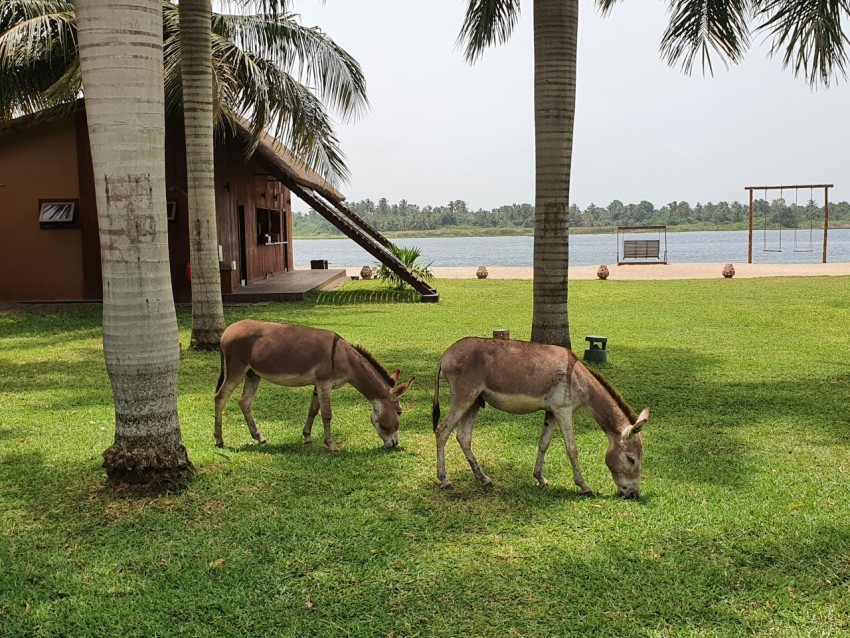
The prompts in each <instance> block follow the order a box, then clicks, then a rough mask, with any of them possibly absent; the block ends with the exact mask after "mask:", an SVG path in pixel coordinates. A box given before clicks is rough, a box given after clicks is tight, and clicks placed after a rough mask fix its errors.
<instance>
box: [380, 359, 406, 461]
mask: <svg viewBox="0 0 850 638" xmlns="http://www.w3.org/2000/svg"><path fill="white" fill-rule="evenodd" d="M399 374H400V371H399V370H396V371H394V372H393V373H392V374H391V375H390V379H392V381H393V383H395V382H396V381H398V375H399ZM414 379H416V377H412V378H411V379H410V381H408V382H407V383H402V384H401V385H393V386H392V387H388V388H387V393H386V395H384V396H382V397H380V398H379V399H377V400H376V401H373V402H372V425H374V426H375V431H376V432H377V433H378V436H379V437H381V440H382V441H383V442H384V447H385V448H393V447H396V446H397V445H398V420H399V417H400V416H401V403H400V402H399V398H400V397H401V395H402V394H404V393H405V392H407V391H408V390H409V389H410V386H411V385H412V384H413V380H414Z"/></svg>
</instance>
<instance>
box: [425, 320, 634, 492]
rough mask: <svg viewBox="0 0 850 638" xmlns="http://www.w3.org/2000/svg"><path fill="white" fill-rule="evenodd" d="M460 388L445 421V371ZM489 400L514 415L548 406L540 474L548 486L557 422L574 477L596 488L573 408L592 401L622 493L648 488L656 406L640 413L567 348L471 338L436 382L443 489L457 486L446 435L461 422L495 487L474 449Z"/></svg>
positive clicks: (585, 488) (466, 443) (467, 443)
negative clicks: (644, 436) (647, 450)
mask: <svg viewBox="0 0 850 638" xmlns="http://www.w3.org/2000/svg"><path fill="white" fill-rule="evenodd" d="M441 372H442V374H443V375H444V376H445V377H446V381H447V383H448V385H449V389H450V390H451V393H452V406H451V409H450V410H449V413H448V414H447V415H446V418H445V419H444V420H443V421H442V423H439V420H440V373H441ZM485 402H486V403H489V404H490V405H492V406H493V407H494V408H496V409H498V410H503V411H505V412H510V413H512V414H528V413H530V412H536V411H538V410H544V411H545V412H546V417H545V419H544V421H543V434H542V435H541V436H540V445H539V447H538V454H537V462H536V463H535V464H534V478H536V479H537V481H538V482H539V483H540V486H541V487H545V486H546V485H547V484H548V482H547V481H546V478H545V477H544V476H543V460H544V458H545V456H546V450H547V449H548V448H549V443H550V441H551V440H552V434H553V433H554V430H555V425H557V426H558V428H559V429H560V430H561V434H562V435H563V437H564V442H565V443H566V445H567V454H568V455H569V457H570V463H571V464H572V468H573V479H574V480H575V482H576V485H578V486H579V487H580V488H581V491H582V492H584V493H587V494H591V493H592V490H591V489H590V486H589V485H588V484H587V482H586V481H585V480H584V477H583V476H582V475H581V470H579V466H578V450H577V449H576V440H575V432H574V431H573V411H574V410H576V409H578V408H580V407H583V406H584V407H587V408H588V409H589V410H590V412H591V414H592V415H593V418H594V419H595V420H596V422H597V423H598V424H599V426H600V427H601V428H602V430H603V431H604V432H605V434H606V435H607V436H608V452H607V454H606V455H605V463H606V464H607V465H608V469H609V470H611V476H612V477H613V478H614V482H615V483H616V484H617V488H618V490H617V493H618V494H619V495H620V496H624V497H626V498H637V497H638V495H639V494H640V466H641V461H642V457H643V445H642V444H641V440H640V434H639V432H640V430H641V429H642V428H643V426H644V424H646V422H647V421H648V420H649V408H646V409H644V410H643V412H641V413H640V416H638V415H636V414H635V413H634V410H632V409H631V408H630V407H629V406H628V404H627V403H626V402H625V401H624V400H623V398H622V397H621V396H620V395H619V394H618V393H617V391H616V390H614V389H613V388H612V387H611V386H610V385H608V383H607V382H606V381H604V380H603V379H602V377H600V376H598V375H597V374H595V373H594V372H592V371H591V370H588V369H587V368H586V367H585V366H584V365H582V363H581V362H580V361H579V360H578V359H576V357H575V355H574V354H573V353H572V352H570V351H569V350H568V349H566V348H562V347H560V346H550V345H544V344H539V343H530V342H527V341H514V340H503V339H480V338H477V337H468V338H466V339H461V340H460V341H457V342H456V343H454V344H453V345H452V346H450V347H449V349H448V350H446V352H445V353H444V354H443V356H442V358H441V359H440V363H439V364H438V365H437V378H436V380H435V382H434V409H433V414H432V420H433V423H434V431H435V433H436V436H437V478H438V480H439V481H440V484H441V487H443V488H451V487H452V484H451V481H449V479H448V478H447V477H446V441H447V440H448V438H449V436H450V435H451V433H452V430H454V429H455V427H456V426H458V424H460V428H459V430H458V433H457V440H458V443H460V447H461V448H462V449H463V452H464V454H465V455H466V458H467V460H468V461H469V465H470V467H471V468H472V472H473V474H475V477H476V478H477V479H478V480H479V481H480V482H481V483H482V484H483V485H489V484H490V479H489V478H488V477H487V476H486V475H485V474H484V472H482V471H481V467H480V466H479V465H478V461H476V459H475V456H474V455H473V454H472V426H473V425H474V424H475V417H476V415H477V414H478V410H479V409H480V408H482V407H484V404H485Z"/></svg>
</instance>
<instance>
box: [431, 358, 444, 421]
mask: <svg viewBox="0 0 850 638" xmlns="http://www.w3.org/2000/svg"><path fill="white" fill-rule="evenodd" d="M442 368H443V360H442V359H440V361H439V363H437V376H436V377H435V378H434V403H433V405H432V406H431V424H432V425H433V426H434V431H435V432H436V431H437V424H439V423H440V372H441V370H442Z"/></svg>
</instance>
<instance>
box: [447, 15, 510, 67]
mask: <svg viewBox="0 0 850 638" xmlns="http://www.w3.org/2000/svg"><path fill="white" fill-rule="evenodd" d="M519 13H520V0H469V4H468V5H467V7H466V15H465V17H464V20H463V26H461V29H460V34H459V35H458V37H457V45H458V46H459V47H462V48H463V50H464V51H463V57H464V58H465V59H466V61H467V62H468V63H469V64H473V63H475V61H476V60H478V58H479V57H481V54H482V53H483V52H484V49H486V48H488V47H491V46H493V45H494V44H504V43H505V42H507V41H508V39H509V38H510V37H511V34H512V33H513V30H514V27H515V26H516V24H517V21H518V20H519Z"/></svg>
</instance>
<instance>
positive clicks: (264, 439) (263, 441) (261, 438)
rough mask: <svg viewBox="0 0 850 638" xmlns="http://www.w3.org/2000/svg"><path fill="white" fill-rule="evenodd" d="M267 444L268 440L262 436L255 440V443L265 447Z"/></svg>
mask: <svg viewBox="0 0 850 638" xmlns="http://www.w3.org/2000/svg"><path fill="white" fill-rule="evenodd" d="M268 442H269V440H268V439H267V438H266V437H264V436H261V437H260V438H259V439H257V443H259V444H260V445H266V444H267V443H268Z"/></svg>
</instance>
